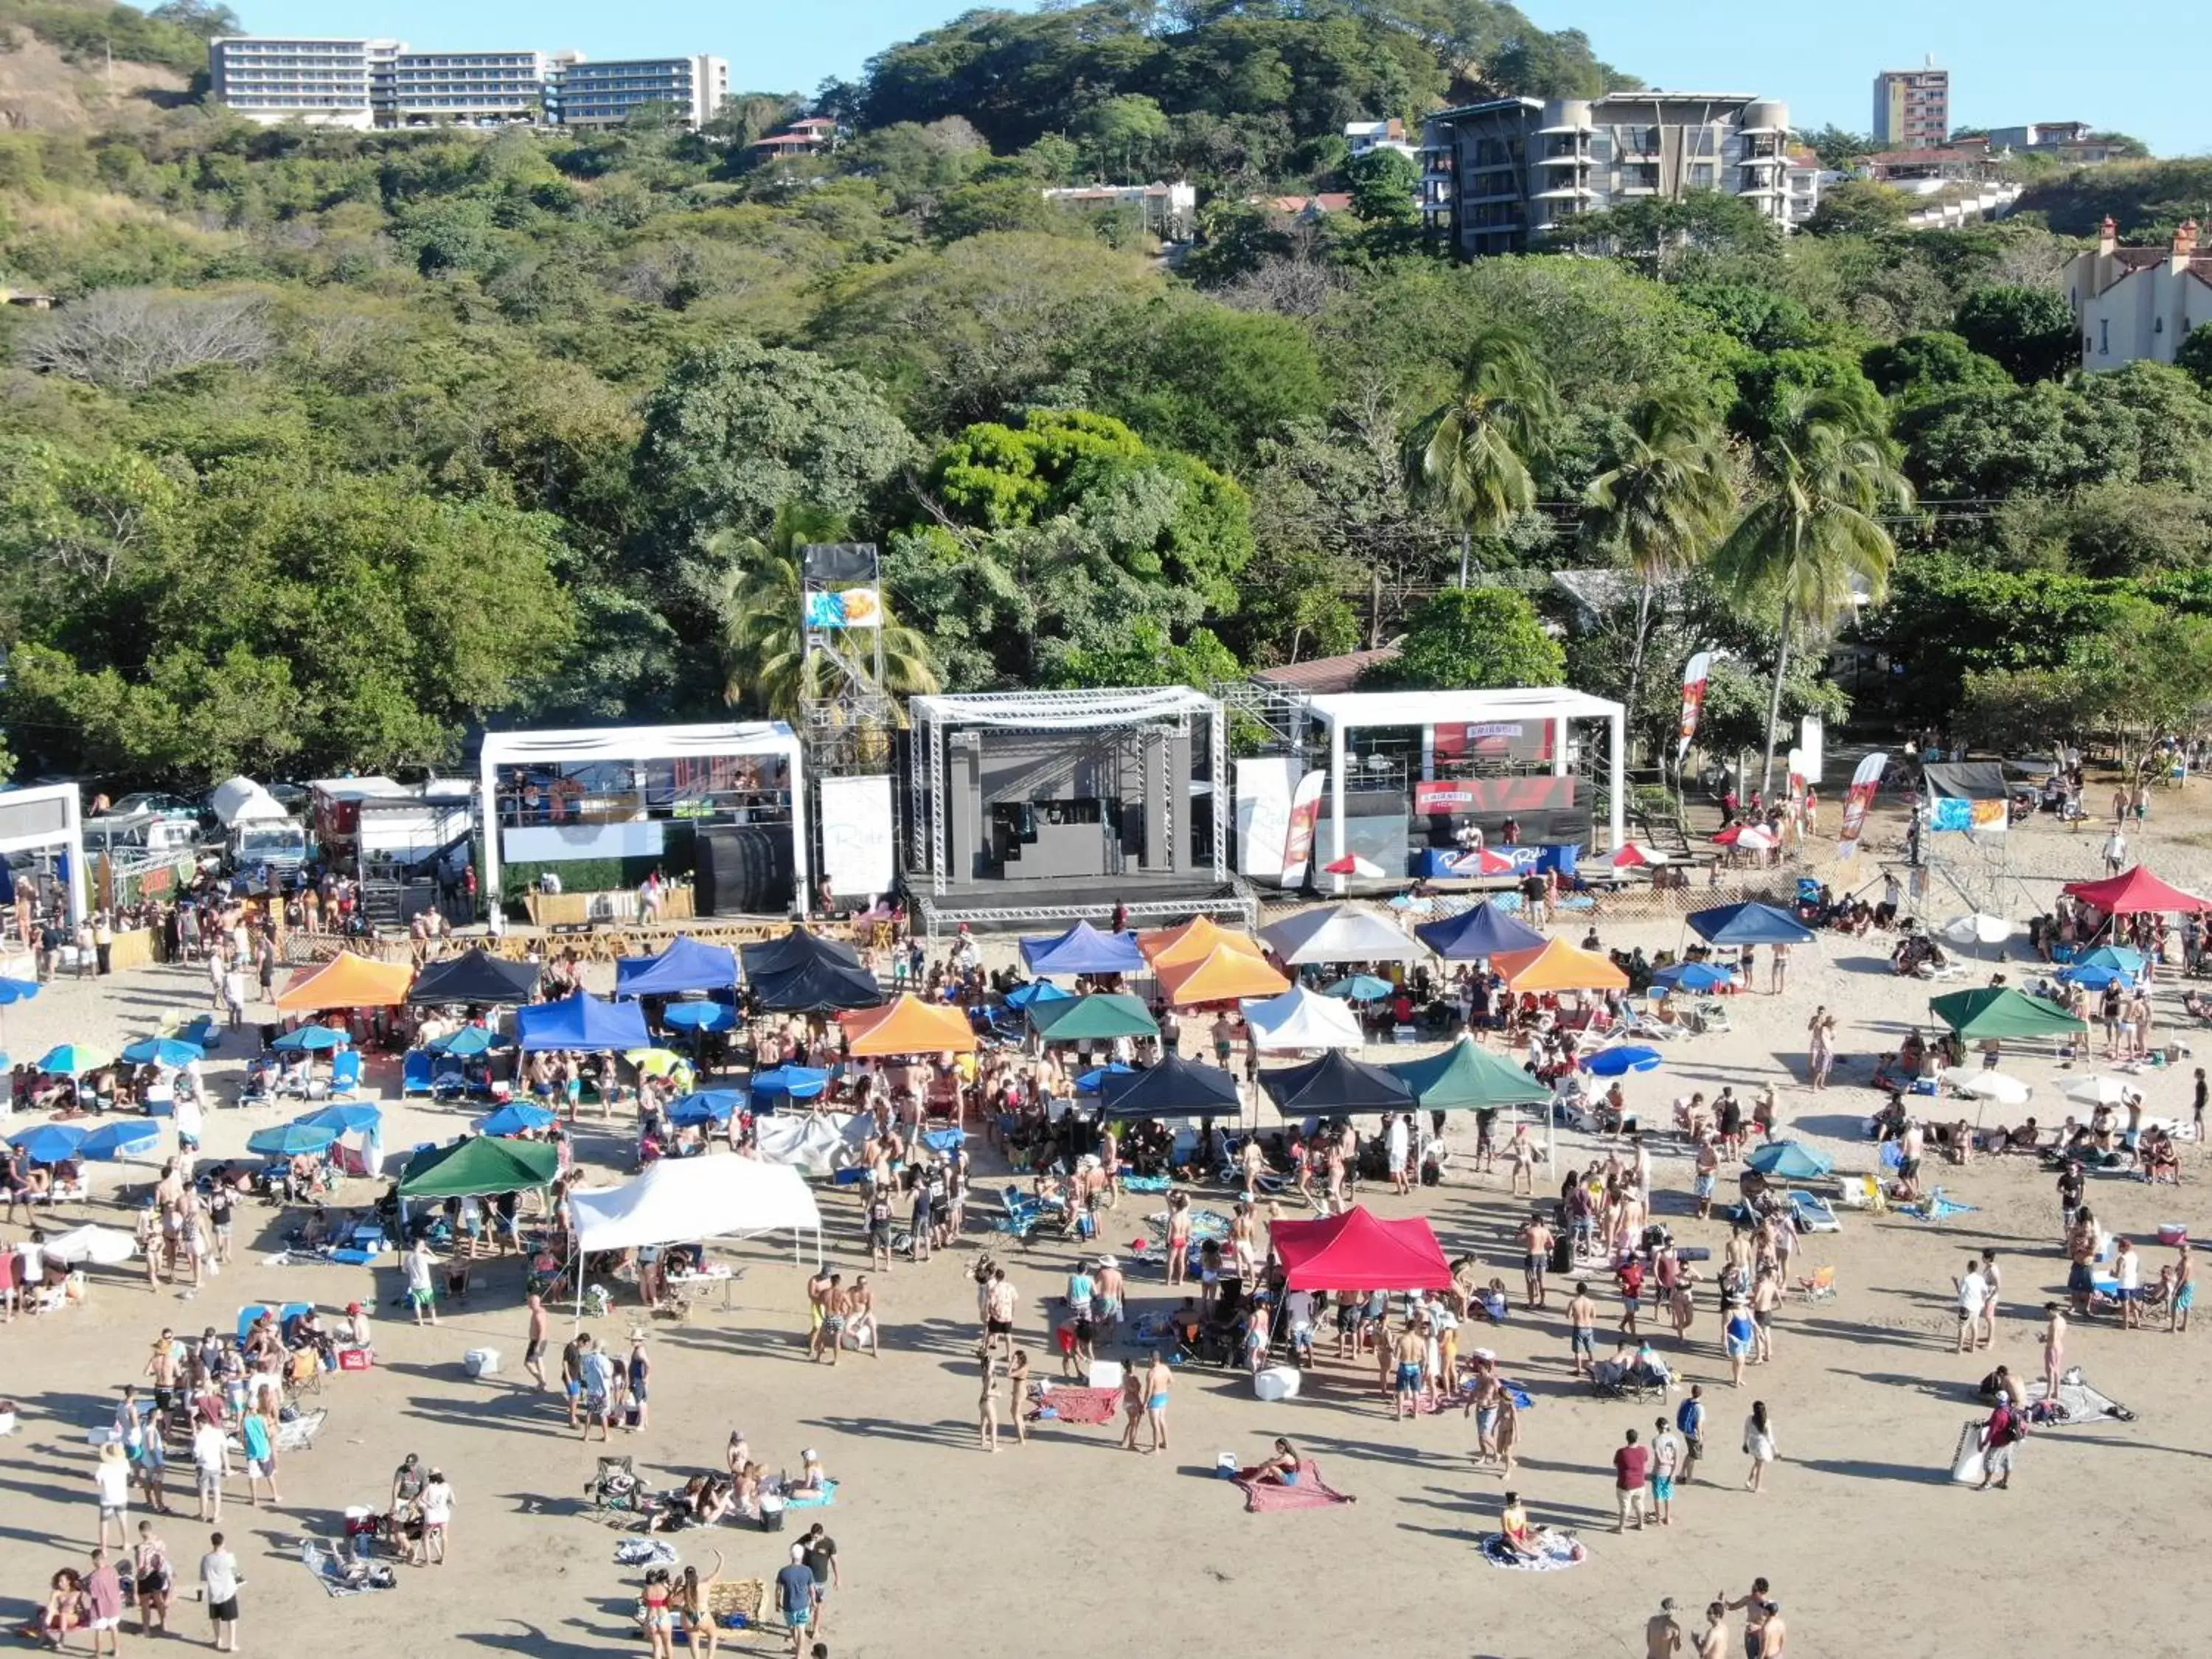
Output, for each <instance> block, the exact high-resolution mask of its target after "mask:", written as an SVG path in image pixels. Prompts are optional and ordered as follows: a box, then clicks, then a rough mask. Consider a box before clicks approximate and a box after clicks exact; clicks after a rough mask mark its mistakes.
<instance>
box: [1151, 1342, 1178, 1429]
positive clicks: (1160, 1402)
mask: <svg viewBox="0 0 2212 1659" xmlns="http://www.w3.org/2000/svg"><path fill="white" fill-rule="evenodd" d="M1173 1383H1174V1379H1173V1377H1172V1376H1170V1373H1169V1370H1168V1367H1167V1362H1166V1361H1165V1360H1164V1359H1162V1358H1160V1351H1159V1350H1158V1348H1155V1349H1153V1350H1152V1363H1151V1364H1148V1365H1146V1368H1145V1421H1146V1424H1147V1425H1150V1427H1151V1429H1152V1444H1151V1445H1149V1446H1147V1447H1146V1448H1145V1449H1146V1451H1147V1452H1156V1451H1165V1450H1166V1449H1167V1447H1168V1392H1169V1389H1170V1388H1171V1387H1172V1386H1173Z"/></svg>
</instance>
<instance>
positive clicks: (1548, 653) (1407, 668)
mask: <svg viewBox="0 0 2212 1659" xmlns="http://www.w3.org/2000/svg"><path fill="white" fill-rule="evenodd" d="M1565 670H1566V653H1565V651H1563V650H1562V649H1561V648H1560V646H1559V641H1557V640H1555V639H1553V637H1552V635H1550V633H1549V632H1547V630H1546V629H1545V627H1544V624H1543V622H1542V621H1541V619H1540V618H1539V617H1537V615H1536V608H1535V607H1534V605H1530V604H1529V603H1528V599H1526V598H1525V597H1524V596H1523V595H1522V594H1520V593H1517V592H1515V591H1514V590H1512V589H1511V588H1508V587H1455V588H1450V589H1448V590H1446V591H1445V592H1442V593H1438V594H1436V595H1435V596H1433V597H1432V598H1431V599H1428V600H1426V601H1425V602H1424V603H1423V604H1422V605H1421V606H1420V608H1419V609H1418V610H1417V611H1414V612H1413V616H1412V617H1410V618H1409V619H1408V620H1407V625H1406V632H1405V635H1404V637H1403V638H1401V640H1400V641H1398V654H1397V655H1396V656H1395V657H1394V658H1392V659H1389V660H1388V661H1385V662H1380V663H1376V664H1375V665H1373V666H1371V667H1370V668H1369V669H1368V670H1367V671H1366V672H1365V673H1364V674H1363V675H1362V676H1361V677H1360V681H1359V684H1360V687H1361V689H1362V690H1405V691H1456V690H1468V691H1490V690H1504V689H1506V688H1510V687H1513V686H1521V685H1557V684H1559V678H1560V676H1561V675H1562V674H1563V673H1564V672H1565Z"/></svg>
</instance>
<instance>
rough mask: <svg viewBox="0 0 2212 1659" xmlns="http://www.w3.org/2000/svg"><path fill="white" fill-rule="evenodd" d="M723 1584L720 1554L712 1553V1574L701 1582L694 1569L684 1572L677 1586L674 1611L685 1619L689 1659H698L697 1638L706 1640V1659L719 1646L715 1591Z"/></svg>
mask: <svg viewBox="0 0 2212 1659" xmlns="http://www.w3.org/2000/svg"><path fill="white" fill-rule="evenodd" d="M721 1582H722V1553H721V1552H720V1550H717V1551H715V1552H714V1571H712V1572H710V1573H708V1575H707V1576H706V1577H704V1578H702V1577H700V1576H699V1569H698V1568H696V1567H686V1568H684V1577H683V1581H682V1582H681V1583H678V1585H677V1586H676V1595H675V1601H676V1610H677V1611H678V1612H679V1613H682V1614H683V1615H684V1636H685V1637H686V1638H687V1639H689V1641H690V1644H691V1655H692V1659H700V1656H701V1653H702V1646H701V1643H700V1638H702V1637H704V1638H706V1643H705V1646H704V1649H703V1651H704V1654H705V1659H714V1650H715V1649H716V1648H717V1647H718V1646H720V1644H721V1640H722V1632H721V1631H720V1628H719V1627H718V1626H716V1625H715V1623H714V1586H715V1585H717V1584H719V1583H721Z"/></svg>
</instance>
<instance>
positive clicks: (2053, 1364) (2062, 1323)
mask: <svg viewBox="0 0 2212 1659" xmlns="http://www.w3.org/2000/svg"><path fill="white" fill-rule="evenodd" d="M2065 1369H2066V1310H2065V1309H2064V1308H2063V1306H2061V1305H2060V1304H2058V1303H2056V1302H2046V1303H2045V1304H2043V1387H2044V1392H2045V1395H2047V1396H2048V1397H2049V1398H2051V1399H2052V1400H2056V1399H2057V1398H2058V1379H2059V1376H2061V1374H2062V1373H2063V1371H2064V1370H2065Z"/></svg>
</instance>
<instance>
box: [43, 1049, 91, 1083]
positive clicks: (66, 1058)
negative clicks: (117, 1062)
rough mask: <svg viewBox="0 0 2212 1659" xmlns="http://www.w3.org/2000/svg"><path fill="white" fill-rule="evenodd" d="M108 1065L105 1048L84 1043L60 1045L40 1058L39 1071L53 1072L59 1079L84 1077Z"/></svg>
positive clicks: (48, 1050)
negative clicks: (85, 1074)
mask: <svg viewBox="0 0 2212 1659" xmlns="http://www.w3.org/2000/svg"><path fill="white" fill-rule="evenodd" d="M106 1064H107V1051H106V1049H105V1048H93V1047H92V1046H91V1045H90V1044H89V1043H83V1042H64V1043H59V1044H57V1045H56V1046H55V1047H53V1048H49V1049H47V1050H46V1053H45V1054H41V1055H40V1057H39V1069H40V1071H42V1072H52V1073H54V1074H55V1075H56V1076H58V1077H82V1075H83V1074H84V1073H87V1072H94V1071H97V1070H99V1069H100V1067H101V1066H105V1065H106Z"/></svg>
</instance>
